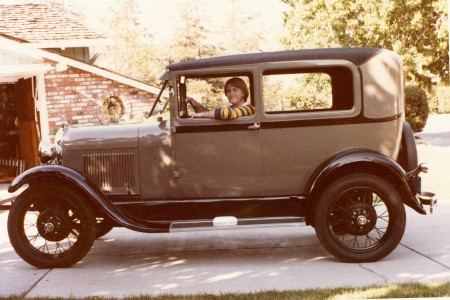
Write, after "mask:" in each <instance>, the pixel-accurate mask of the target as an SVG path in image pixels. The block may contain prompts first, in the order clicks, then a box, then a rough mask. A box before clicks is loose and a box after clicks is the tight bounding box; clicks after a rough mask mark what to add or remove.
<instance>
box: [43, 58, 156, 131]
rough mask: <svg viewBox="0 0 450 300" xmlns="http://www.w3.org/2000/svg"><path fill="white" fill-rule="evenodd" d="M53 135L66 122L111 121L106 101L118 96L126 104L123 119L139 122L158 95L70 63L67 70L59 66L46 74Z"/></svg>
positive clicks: (83, 123) (75, 123)
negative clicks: (107, 116)
mask: <svg viewBox="0 0 450 300" xmlns="http://www.w3.org/2000/svg"><path fill="white" fill-rule="evenodd" d="M45 88H46V95H47V108H48V117H49V128H50V134H51V135H53V134H54V133H55V132H56V130H57V129H58V128H60V127H61V125H62V123H63V122H64V121H67V122H68V124H69V125H70V126H73V127H81V126H94V125H101V124H108V123H109V122H108V120H107V119H106V118H105V117H104V115H103V111H102V104H103V102H104V101H105V100H106V99H107V98H109V97H112V96H114V97H118V98H119V99H120V100H121V101H122V103H123V115H122V120H123V121H124V122H127V121H131V122H133V121H137V120H139V119H142V116H143V114H144V112H148V111H149V110H150V108H151V105H152V104H153V102H154V100H155V98H156V95H154V94H152V93H148V92H146V91H143V90H140V89H137V88H135V87H131V86H128V85H125V84H122V83H119V82H115V81H112V80H110V79H107V78H104V77H101V76H98V75H96V74H92V73H89V72H86V71H83V70H79V69H76V68H73V67H70V66H69V69H68V70H66V71H64V72H57V71H56V68H55V67H53V70H52V71H50V72H47V73H46V75H45Z"/></svg>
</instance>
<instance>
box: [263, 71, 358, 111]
mask: <svg viewBox="0 0 450 300" xmlns="http://www.w3.org/2000/svg"><path fill="white" fill-rule="evenodd" d="M263 99H264V111H265V113H267V114H277V113H301V112H311V111H335V110H349V109H352V108H353V106H354V95H353V77H352V72H351V70H349V69H347V68H345V67H331V68H314V69H295V70H270V71H265V72H264V73H263Z"/></svg>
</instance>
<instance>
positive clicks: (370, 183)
mask: <svg viewBox="0 0 450 300" xmlns="http://www.w3.org/2000/svg"><path fill="white" fill-rule="evenodd" d="M315 218H316V232H317V236H318V237H319V240H320V242H321V243H322V245H323V246H324V247H325V248H326V249H327V250H328V251H329V252H330V253H331V254H333V255H334V256H336V257H337V258H339V259H341V260H343V261H347V262H369V261H376V260H379V259H381V258H383V257H385V256H386V255H388V254H389V253H390V252H392V251H393V250H394V249H395V247H396V246H397V245H398V243H399V242H400V240H401V238H402V236H403V233H404V229H405V224H406V216H405V209H404V206H403V203H402V201H401V198H400V196H399V194H398V193H397V191H396V190H395V189H394V188H393V187H392V186H391V185H390V184H389V183H388V182H386V181H385V180H384V179H381V178H379V177H376V176H373V175H365V174H354V175H349V176H346V177H343V178H342V179H339V180H337V181H335V182H333V183H332V184H331V185H329V187H328V188H327V190H326V191H325V192H324V193H323V194H322V196H321V197H320V199H319V202H318V205H317V209H316V212H315Z"/></svg>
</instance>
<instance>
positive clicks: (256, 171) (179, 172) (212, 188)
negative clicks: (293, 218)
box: [170, 74, 262, 198]
mask: <svg viewBox="0 0 450 300" xmlns="http://www.w3.org/2000/svg"><path fill="white" fill-rule="evenodd" d="M238 75H239V74H238ZM214 76H215V77H214V80H209V79H208V82H209V83H211V82H212V86H209V85H210V84H205V82H202V84H203V85H205V86H206V89H207V91H205V92H201V91H200V92H199V91H198V89H196V90H195V91H196V92H197V93H194V90H190V86H189V85H188V80H186V81H184V82H180V81H179V80H178V81H177V88H176V89H175V94H176V95H178V96H177V97H175V99H178V100H175V102H177V101H178V102H177V105H176V106H177V107H173V108H172V109H173V111H174V115H172V123H171V131H172V142H173V144H172V149H173V153H172V155H173V157H172V178H171V183H170V186H171V189H170V194H171V196H172V197H176V198H239V197H252V196H257V195H258V193H259V191H260V188H261V177H262V172H261V168H262V166H261V142H260V130H259V115H258V113H255V114H254V115H252V116H245V117H240V118H237V119H234V120H216V119H203V118H202V119H199V118H191V117H189V115H191V114H192V112H191V113H189V112H188V111H187V110H189V108H188V109H187V110H186V107H185V105H184V103H185V102H184V97H185V96H186V95H188V96H192V97H196V98H197V100H198V101H199V102H201V99H205V98H208V99H211V98H214V97H216V98H217V97H219V96H220V94H223V92H222V91H220V92H217V93H216V94H208V95H206V96H205V95H203V96H202V95H200V94H202V93H203V94H205V93H209V90H216V88H215V87H214V86H219V84H218V83H217V82H221V80H222V82H223V81H224V80H225V79H226V78H229V77H230V75H227V76H219V75H217V74H215V75H214ZM243 77H244V78H245V80H246V81H247V82H248V84H249V85H250V86H253V84H252V82H251V76H248V75H246V76H243ZM203 79H204V77H202V78H200V79H198V81H202V80H203ZM196 80H197V79H196ZM194 81H195V80H194ZM190 83H191V84H192V85H199V82H197V81H196V83H195V84H194V83H192V82H190ZM217 89H221V88H219V87H218V88H217ZM251 90H252V88H251V87H250V91H251ZM252 94H253V93H251V95H250V98H251V97H253V96H252ZM220 99H222V100H220V101H219V102H222V101H226V100H224V99H223V97H221V98H220ZM216 100H217V99H216ZM251 101H253V100H251ZM215 102H217V101H215ZM210 104H211V103H210ZM216 104H217V103H215V104H214V105H212V106H215V105H216ZM223 105H227V103H223Z"/></svg>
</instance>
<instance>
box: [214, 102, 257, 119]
mask: <svg viewBox="0 0 450 300" xmlns="http://www.w3.org/2000/svg"><path fill="white" fill-rule="evenodd" d="M254 113H255V108H254V107H253V106H252V105H250V104H247V105H243V106H240V107H236V108H233V107H226V108H217V109H215V110H214V119H217V120H234V119H236V118H239V117H245V116H251V115H253V114H254Z"/></svg>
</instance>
